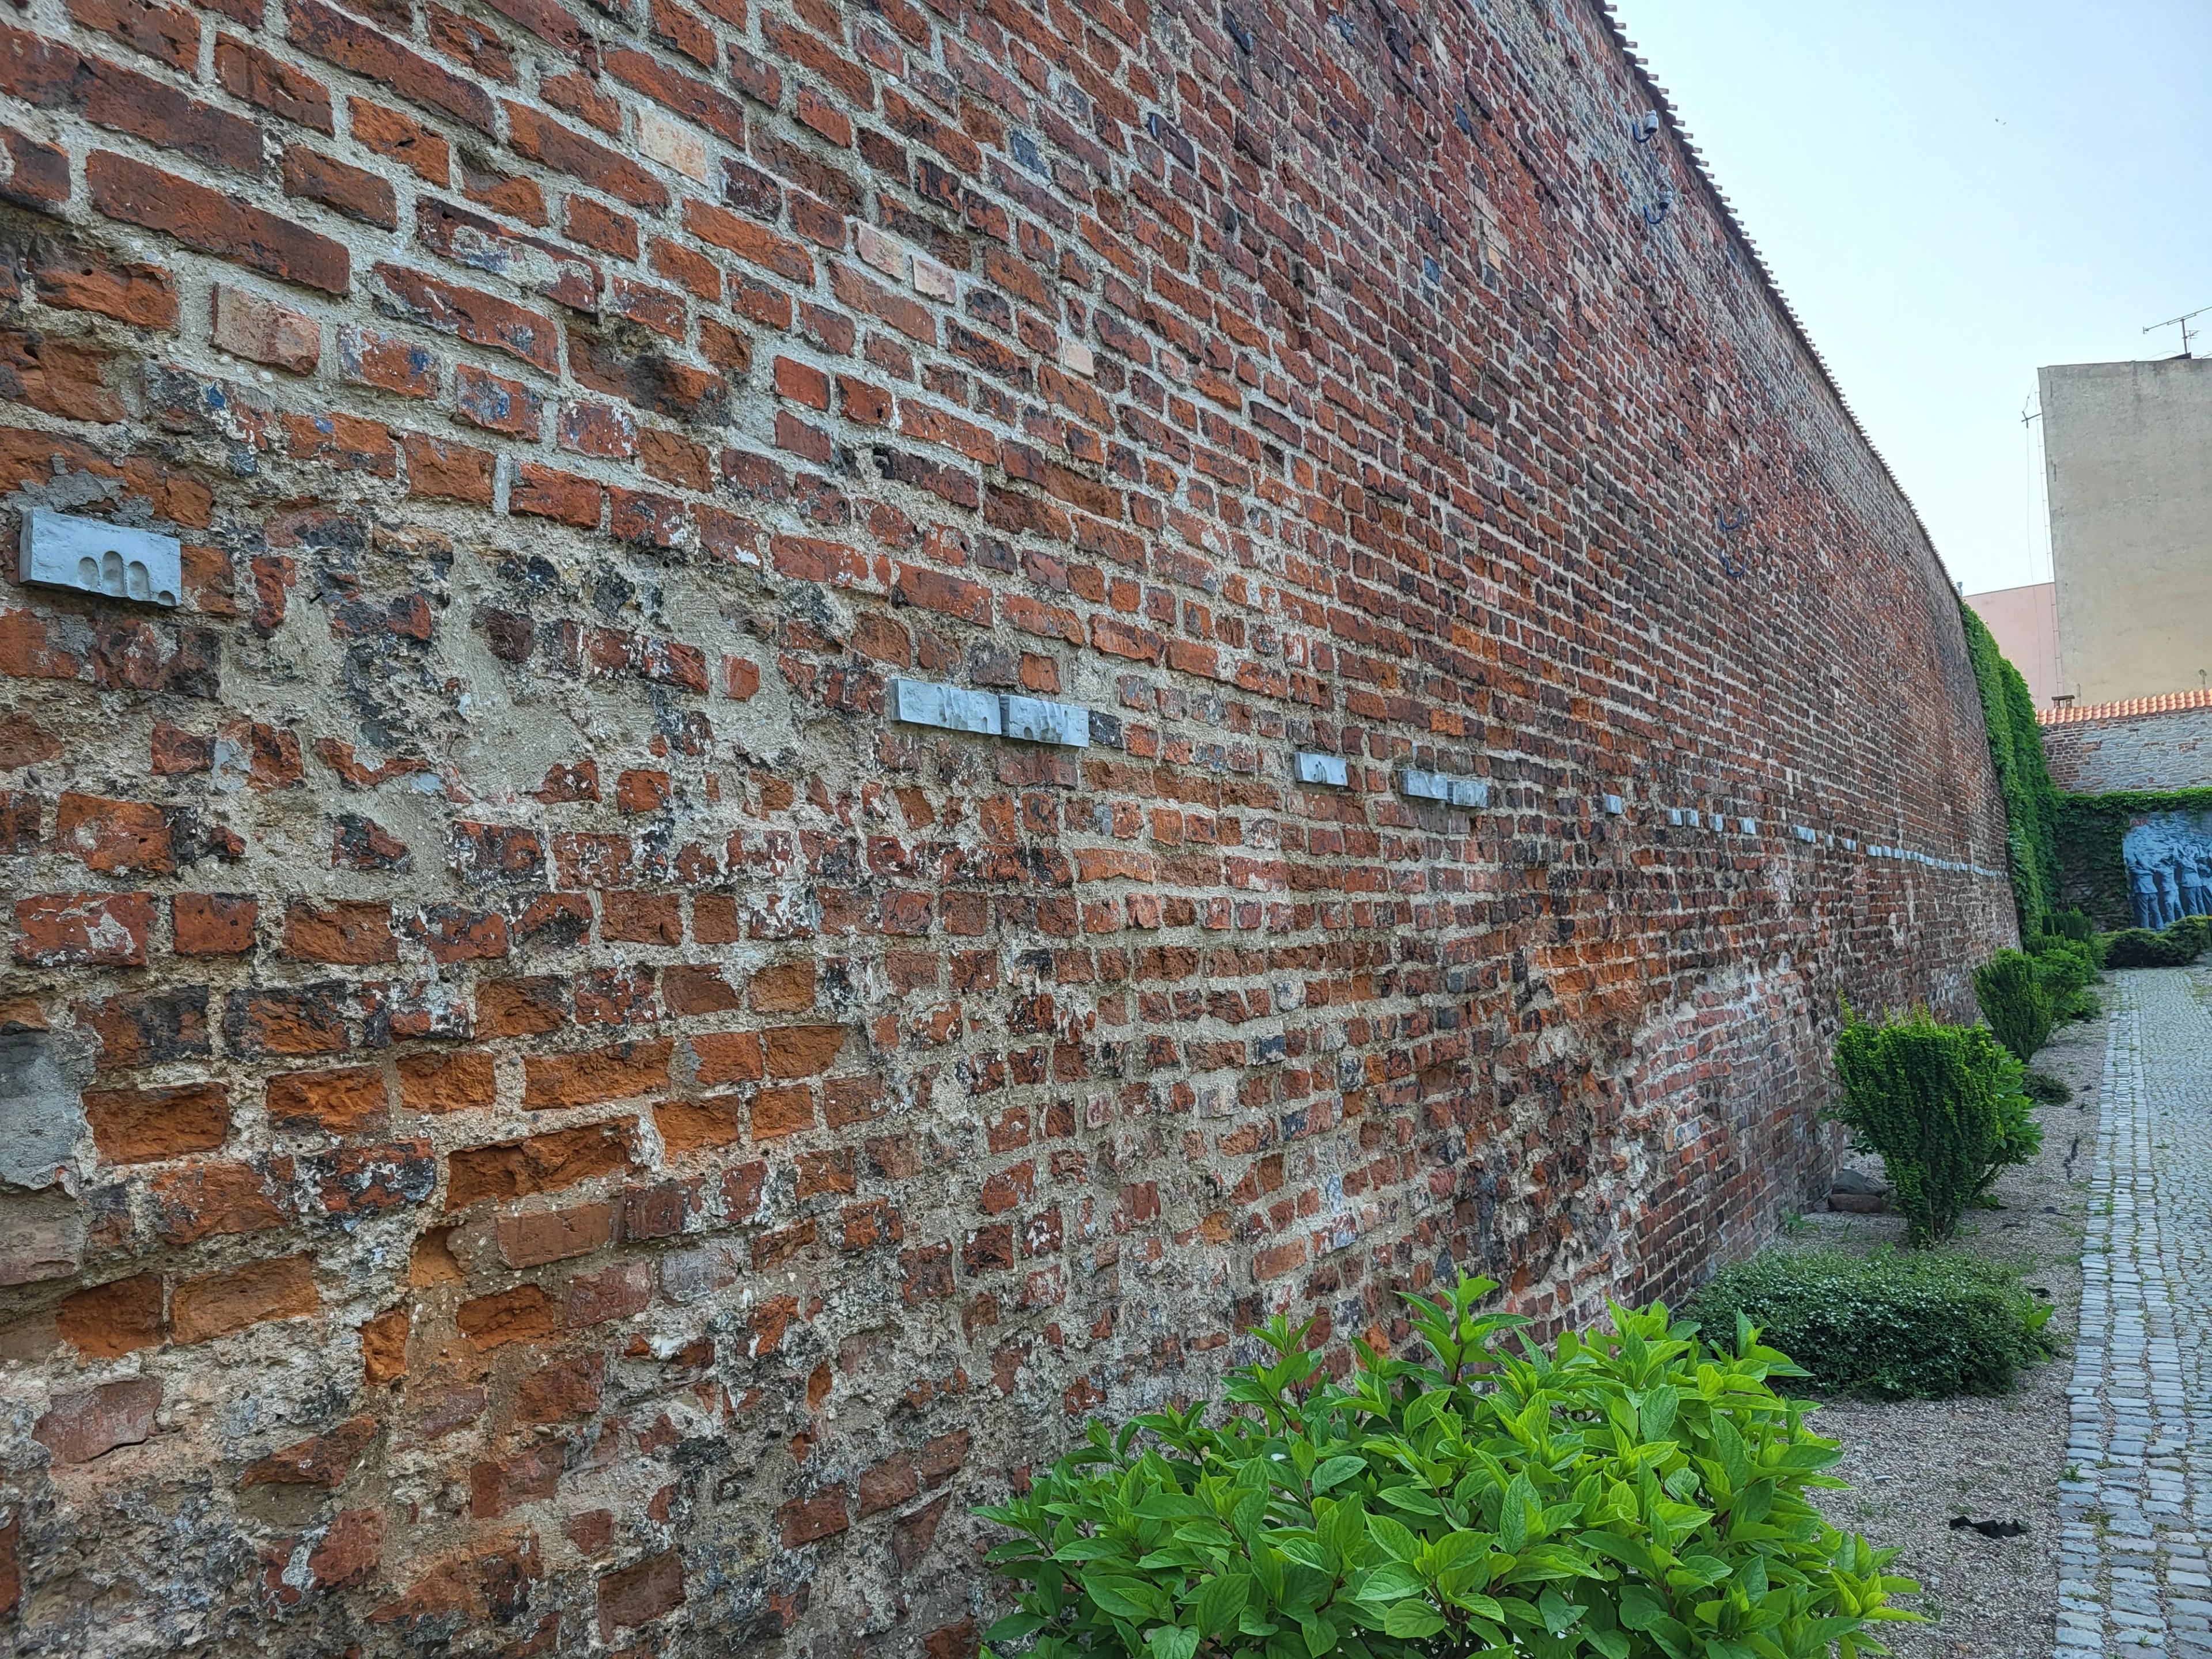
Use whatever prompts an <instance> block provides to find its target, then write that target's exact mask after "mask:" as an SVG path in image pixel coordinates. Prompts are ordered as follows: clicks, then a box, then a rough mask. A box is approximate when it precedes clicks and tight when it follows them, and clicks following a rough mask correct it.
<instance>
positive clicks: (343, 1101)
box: [269, 1066, 386, 1135]
mask: <svg viewBox="0 0 2212 1659" xmlns="http://www.w3.org/2000/svg"><path fill="white" fill-rule="evenodd" d="M385 1120H386V1105H385V1097H384V1077H383V1074H382V1073H380V1072H379V1071H378V1070H377V1069H376V1067H374V1066H340V1067H338V1068H337V1069H335V1070H332V1071H327V1072H288V1073H284V1074H283V1075H282V1076H278V1077H272V1078H270V1079H269V1121H270V1123H271V1124H272V1125H274V1126H275V1127H277V1128H279V1129H296V1128H302V1127H315V1128H320V1129H325V1130H328V1131H329V1132H330V1133H332V1134H334V1135H354V1134H361V1133H364V1132H373V1131H378V1130H381V1129H382V1128H383V1127H384V1124H385Z"/></svg>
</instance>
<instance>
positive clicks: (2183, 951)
mask: <svg viewBox="0 0 2212 1659" xmlns="http://www.w3.org/2000/svg"><path fill="white" fill-rule="evenodd" d="M2184 920H2193V918H2184ZM2180 926H2181V923H2180V922H2176V923H2175V924H2174V927H2180ZM2189 939H2190V936H2189V935H2187V934H2182V935H2179V936H2177V935H2176V934H2175V933H2174V931H2173V927H2169V928H2167V929H2166V931H2165V932H2164V933H2153V932H2151V930H2150V929H2149V928H2148V927H2124V928H2122V929H2121V930H2120V931H2119V932H2118V933H2107V934H2106V935H2105V965H2106V967H2107V968H2186V967H2187V966H2189V964H2190V963H2192V962H2194V961H2196V960H2197V950H2201V949H2202V948H2203V946H2202V945H2198V946H2197V950H2192V949H2191V948H2190V942H2189Z"/></svg>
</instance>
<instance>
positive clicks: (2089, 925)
mask: <svg viewBox="0 0 2212 1659" xmlns="http://www.w3.org/2000/svg"><path fill="white" fill-rule="evenodd" d="M2044 925H2045V927H2046V928H2047V929H2048V930H2049V932H2050V933H2051V934H2052V935H2055V936H2056V937H2057V938H2059V939H2066V940H2068V941H2069V942H2070V943H2072V944H2075V945H2095V944H2096V942H2097V924H2096V923H2095V922H2094V921H2091V920H2090V918H2089V914H2088V912H2087V911H2086V910H2053V911H2052V912H2051V915H2050V916H2049V917H2048V918H2047V919H2046V920H2045V924H2044Z"/></svg>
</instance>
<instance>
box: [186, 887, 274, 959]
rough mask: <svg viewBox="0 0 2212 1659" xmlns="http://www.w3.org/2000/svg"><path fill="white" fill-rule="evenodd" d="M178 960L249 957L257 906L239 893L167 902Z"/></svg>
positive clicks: (195, 895) (196, 895)
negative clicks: (189, 957)
mask: <svg viewBox="0 0 2212 1659" xmlns="http://www.w3.org/2000/svg"><path fill="white" fill-rule="evenodd" d="M170 904H171V908H172V911H173V918H172V927H173V932H174V934H175V939H176V949H177V954H178V955H179V956H191V957H235V956H245V955H247V954H249V953H250V952H251V951H252V949H253V945H254V927H255V924H256V923H257V922H258V921H259V919H260V915H261V906H260V904H259V902H258V901H256V900H255V899H253V898H252V897H251V896H247V895H246V894H242V893H179V894H178V895H177V896H176V897H175V898H174V899H173V900H172V901H170Z"/></svg>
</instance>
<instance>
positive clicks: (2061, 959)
mask: <svg viewBox="0 0 2212 1659" xmlns="http://www.w3.org/2000/svg"><path fill="white" fill-rule="evenodd" d="M2027 953H2028V954H2029V955H2030V956H2032V957H2034V958H2035V966H2036V969H2037V971H2038V972H2039V973H2040V974H2041V975H2043V978H2044V981H2045V983H2046V984H2048V985H2049V986H2050V987H2051V989H2052V990H2053V991H2054V992H2056V993H2057V994H2061V995H2063V994H2066V993H2067V992H2069V991H2078V990H2080V989H2081V987H2084V986H2086V985H2094V984H2095V983H2096V982H2097V977H2098V975H2097V957H2096V952H2095V951H2094V950H2093V949H2092V948H2091V947H2090V946H2088V945H2082V944H2080V943H2078V942H2077V941H2075V940H2074V939H2066V938H2063V937H2062V936H2061V935H2059V934H2057V933H2038V934H2037V935H2036V936H2035V937H2034V938H2033V939H2030V940H2029V941H2028V944H2027Z"/></svg>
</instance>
